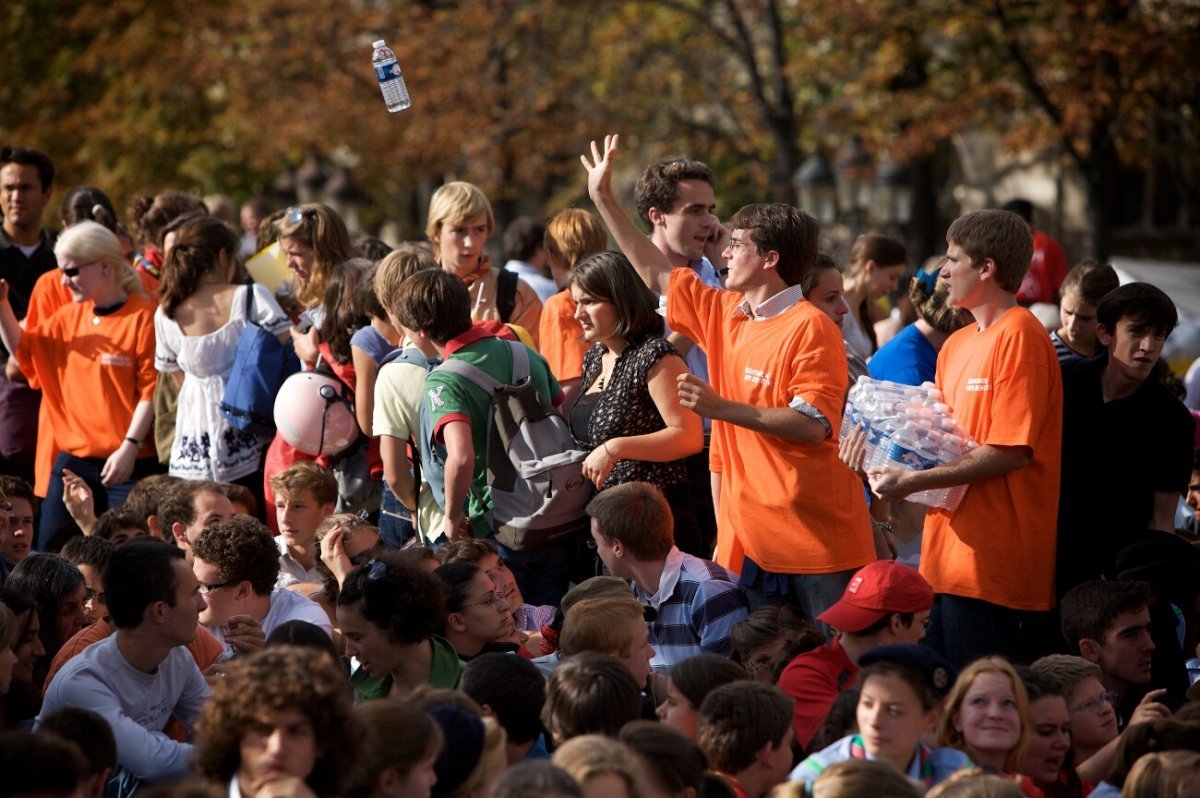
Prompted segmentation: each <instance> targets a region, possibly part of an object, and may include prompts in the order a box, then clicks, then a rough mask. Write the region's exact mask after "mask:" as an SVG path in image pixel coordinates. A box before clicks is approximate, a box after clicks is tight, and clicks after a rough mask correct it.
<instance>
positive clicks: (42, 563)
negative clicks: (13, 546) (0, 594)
mask: <svg viewBox="0 0 1200 798" xmlns="http://www.w3.org/2000/svg"><path fill="white" fill-rule="evenodd" d="M8 586H9V587H11V588H12V589H13V590H19V591H20V592H22V593H24V594H26V595H28V596H29V597H30V598H32V599H33V600H34V601H36V602H37V605H38V620H40V621H41V623H42V629H41V632H40V633H39V634H40V635H41V638H42V645H43V646H45V648H46V656H45V657H44V658H43V659H42V661H41V662H42V663H43V664H46V665H48V664H49V663H50V661H51V660H52V659H54V655H55V654H57V653H58V650H59V649H60V648H62V644H63V643H65V642H67V641H66V640H59V639H58V610H59V606H60V605H61V604H62V600H63V599H64V598H66V597H67V596H68V595H70V594H71V593H74V592H76V591H77V590H79V589H80V588H82V587H83V574H82V573H81V572H80V570H79V569H78V568H77V567H75V564H74V563H71V562H67V561H66V560H64V559H63V558H62V557H60V556H58V555H57V554H30V555H29V556H28V557H26V558H25V559H23V560H21V561H20V562H19V563H17V565H16V567H15V568H13V569H12V572H11V573H9V575H8ZM41 675H43V676H44V675H45V673H42V674H41ZM37 680H38V679H37V674H36V673H35V681H37Z"/></svg>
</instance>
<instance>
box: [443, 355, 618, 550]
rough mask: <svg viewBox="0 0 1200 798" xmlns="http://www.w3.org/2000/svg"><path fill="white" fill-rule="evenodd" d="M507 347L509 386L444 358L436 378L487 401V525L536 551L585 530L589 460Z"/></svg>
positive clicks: (522, 360) (524, 360)
mask: <svg viewBox="0 0 1200 798" xmlns="http://www.w3.org/2000/svg"><path fill="white" fill-rule="evenodd" d="M507 343H508V345H509V346H510V347H511V348H512V355H513V376H512V384H510V385H506V384H504V383H501V382H498V381H496V380H495V379H493V378H492V377H491V376H490V375H488V374H487V373H486V372H484V371H482V370H480V369H478V368H476V367H475V366H472V365H471V364H469V363H466V362H464V361H462V360H459V359H457V358H448V359H447V360H446V362H444V363H442V365H440V366H438V367H437V369H436V370H437V371H448V372H450V373H451V374H456V375H458V376H460V377H463V378H464V379H467V380H470V381H471V382H473V383H474V384H475V385H477V386H479V387H480V388H481V389H483V390H484V391H485V392H486V393H487V394H488V396H490V397H491V398H492V413H491V416H490V418H489V420H488V432H487V441H488V451H487V479H488V486H489V487H490V488H491V492H492V509H491V511H490V512H489V517H488V521H489V522H490V524H491V527H492V529H493V530H495V533H496V540H498V541H499V542H500V543H502V544H504V545H505V546H507V547H508V548H510V549H515V550H518V551H519V550H525V549H540V548H544V547H546V546H549V545H551V544H553V543H555V542H557V541H559V540H562V539H563V538H565V537H567V536H568V535H571V534H574V533H575V532H582V531H585V530H587V529H588V528H589V522H588V518H587V514H586V513H585V512H584V509H585V508H586V507H587V503H588V502H589V501H590V500H591V498H592V495H593V494H594V493H595V490H594V486H593V485H592V483H591V481H590V480H588V479H587V478H585V477H584V476H583V461H584V460H585V459H586V458H587V455H588V453H587V452H586V451H584V450H582V449H580V448H579V447H578V444H576V443H575V439H574V438H573V437H571V431H570V429H568V427H567V422H566V421H564V420H563V417H562V416H561V415H559V413H558V411H557V410H555V409H554V408H553V407H552V406H551V404H550V402H549V400H547V399H546V398H545V397H544V396H542V395H541V394H540V393H538V390H537V387H536V386H535V385H534V384H533V380H531V379H530V377H529V350H528V349H527V348H526V347H525V345H524V344H520V343H516V342H513V341H508V342H507ZM425 404H427V403H423V404H422V406H423V407H424V406H425ZM427 443H428V441H427ZM472 489H474V488H472Z"/></svg>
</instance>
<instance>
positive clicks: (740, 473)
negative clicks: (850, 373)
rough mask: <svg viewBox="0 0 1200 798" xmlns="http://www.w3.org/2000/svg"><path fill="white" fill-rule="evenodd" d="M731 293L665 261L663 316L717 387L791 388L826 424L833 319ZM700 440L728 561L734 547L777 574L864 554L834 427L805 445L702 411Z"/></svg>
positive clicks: (774, 401) (863, 531)
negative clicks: (761, 311) (714, 462)
mask: <svg viewBox="0 0 1200 798" xmlns="http://www.w3.org/2000/svg"><path fill="white" fill-rule="evenodd" d="M742 302H743V297H742V295H741V294H738V293H733V292H728V291H720V290H717V289H715V288H710V287H708V286H706V285H705V284H704V283H703V282H701V281H700V279H699V278H698V277H697V276H696V275H695V273H693V272H691V271H689V270H686V269H676V270H675V271H674V272H673V273H672V274H671V282H670V289H669V291H668V294H667V323H668V324H669V325H670V326H671V329H673V330H678V331H679V332H680V333H682V334H683V335H686V336H688V337H689V338H691V339H692V340H693V341H695V342H696V345H697V346H699V347H700V348H701V349H703V350H704V351H705V352H707V353H708V364H709V378H710V380H711V382H712V387H713V389H714V390H715V391H716V392H717V393H718V394H720V395H721V396H722V397H724V398H726V399H729V400H732V401H735V402H741V403H744V404H750V405H754V406H756V407H766V408H780V407H788V406H789V405H790V404H791V403H792V401H793V400H794V399H797V398H799V399H802V400H803V401H805V402H807V403H808V404H810V405H812V406H813V407H815V408H816V409H817V410H819V411H820V412H821V414H822V415H824V416H825V418H826V419H827V420H828V421H829V423H830V424H831V425H833V426H834V427H835V428H836V427H837V425H839V424H840V423H841V419H842V405H843V397H844V396H845V393H846V380H847V370H846V350H845V347H844V346H843V345H842V336H841V333H840V332H839V331H838V329H837V327H836V326H835V325H834V324H833V322H832V321H830V319H829V317H828V316H826V315H825V314H824V313H822V312H821V311H820V310H818V309H817V308H815V307H813V305H811V304H810V303H808V302H805V301H801V302H798V303H797V304H795V305H794V306H792V307H791V308H789V309H787V310H785V311H783V312H782V313H780V314H779V315H777V316H774V317H771V318H766V319H759V320H754V319H751V318H749V317H747V316H745V315H744V314H743V313H741V311H740V310H738V306H739V305H741V304H742ZM797 412H799V411H797ZM712 438H713V443H714V444H716V445H717V446H719V447H720V449H719V451H720V460H721V495H720V499H721V502H720V517H719V518H718V519H717V562H719V563H720V564H721V565H723V566H725V567H726V568H729V569H731V570H734V571H740V570H741V565H742V555H741V552H742V550H744V553H745V555H746V556H749V557H750V558H751V559H753V560H754V562H755V563H756V564H757V565H758V566H759V567H761V568H763V569H764V570H766V571H770V572H772V573H783V574H823V573H836V572H838V571H847V570H851V569H854V568H859V567H861V566H863V565H866V564H867V563H869V562H871V561H872V560H874V559H875V549H874V545H873V543H872V540H871V522H870V520H869V518H868V516H867V504H866V499H865V497H864V495H863V490H862V486H861V484H860V483H859V481H858V478H857V477H855V476H854V474H853V473H852V472H851V471H850V469H848V468H847V467H846V466H845V465H844V464H843V463H842V461H841V460H840V459H839V457H838V442H837V438H836V436H834V435H831V436H829V437H827V438H826V439H825V440H824V441H822V442H821V443H819V444H816V445H806V444H801V443H796V442H794V441H787V440H784V439H782V438H778V437H775V436H773V435H766V434H763V433H760V432H755V431H753V430H749V429H746V428H745V427H739V426H736V425H734V424H729V423H726V422H723V421H715V420H714V421H713V425H712Z"/></svg>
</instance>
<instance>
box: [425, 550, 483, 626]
mask: <svg viewBox="0 0 1200 798" xmlns="http://www.w3.org/2000/svg"><path fill="white" fill-rule="evenodd" d="M482 573H483V569H482V568H480V567H479V566H478V565H475V564H474V563H469V562H452V563H446V564H445V565H439V566H438V567H437V568H435V569H434V571H433V575H434V576H436V577H437V578H438V579H440V580H441V581H442V584H443V585H445V586H446V613H447V614H449V613H452V612H462V611H463V607H464V606H465V605H466V604H467V603H468V602H469V601H470V600H471V592H470V589H471V582H473V581H474V580H475V577H477V576H479V575H480V574H482Z"/></svg>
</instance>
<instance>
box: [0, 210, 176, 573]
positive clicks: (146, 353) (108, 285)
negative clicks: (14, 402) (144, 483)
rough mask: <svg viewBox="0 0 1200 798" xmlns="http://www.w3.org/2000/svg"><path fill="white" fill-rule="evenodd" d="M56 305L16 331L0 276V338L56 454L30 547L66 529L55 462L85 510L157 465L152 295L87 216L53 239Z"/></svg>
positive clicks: (120, 494) (116, 495)
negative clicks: (70, 478) (59, 290)
mask: <svg viewBox="0 0 1200 798" xmlns="http://www.w3.org/2000/svg"><path fill="white" fill-rule="evenodd" d="M54 252H55V255H56V256H57V258H58V269H59V271H60V272H61V279H62V281H63V285H64V286H66V287H67V289H68V290H69V291H70V293H71V300H72V301H71V304H69V305H65V306H63V307H61V308H59V309H58V310H57V311H55V312H54V314H53V315H51V316H49V317H48V318H44V319H42V320H41V321H40V322H39V323H38V324H37V325H36V326H34V327H32V328H31V329H28V330H22V329H21V326H20V324H19V323H18V322H17V318H16V316H15V315H14V314H13V309H12V306H11V305H10V304H9V302H8V284H7V283H6V282H4V281H0V338H2V339H3V341H4V345H5V347H7V348H8V350H9V351H10V352H13V353H15V354H16V355H17V360H18V362H19V363H20V366H21V371H22V372H24V373H25V375H26V376H27V377H29V379H30V382H35V383H36V384H38V385H39V386H40V387H41V389H42V403H43V406H44V407H45V408H46V412H47V414H48V415H49V418H50V421H51V428H52V429H53V431H54V443H55V445H56V447H57V448H58V449H59V454H58V456H57V457H56V458H55V460H54V467H53V470H52V472H51V477H50V485H49V489H48V491H47V494H46V501H45V502H44V503H43V505H42V518H41V525H40V528H39V531H38V545H37V548H38V549H40V550H42V551H46V550H47V549H48V547H49V546H52V545H53V544H54V543H56V542H57V543H58V545H61V542H58V538H60V537H65V536H66V535H67V534H69V533H70V530H72V529H73V528H74V523H73V522H72V521H71V517H70V515H69V514H68V513H67V510H66V507H65V506H64V505H63V501H62V499H63V469H68V470H70V471H72V472H74V473H75V474H77V475H79V476H80V477H82V478H83V480H84V481H85V482H86V483H87V484H88V486H89V487H90V488H91V489H92V492H93V494H94V496H95V511H96V513H97V514H99V513H102V512H104V511H105V510H107V509H108V508H109V507H119V506H121V505H122V504H124V502H125V498H126V497H127V496H128V495H129V490H130V489H131V488H132V487H133V485H134V483H135V482H136V481H137V480H138V479H140V478H141V477H143V476H146V475H148V474H151V473H153V472H154V471H155V470H156V469H157V465H158V461H157V458H156V456H155V450H154V441H153V440H151V439H150V425H151V422H152V421H153V420H154V384H155V379H156V374H155V370H154V311H155V305H154V303H153V302H152V301H151V300H149V299H147V298H146V297H145V296H143V295H142V294H141V293H140V291H141V281H140V280H139V278H138V275H137V273H136V272H134V270H133V269H132V268H130V266H129V265H128V264H127V263H126V262H125V255H124V252H123V251H122V249H121V242H120V240H119V239H118V238H117V236H116V235H115V234H114V233H113V232H112V231H110V230H108V229H107V228H106V227H104V226H102V225H100V224H97V223H96V222H80V223H79V224H76V225H73V226H72V227H70V228H68V229H67V230H66V231H65V232H64V233H63V234H62V235H61V236H60V237H59V239H58V243H57V244H56V245H55V247H54Z"/></svg>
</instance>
